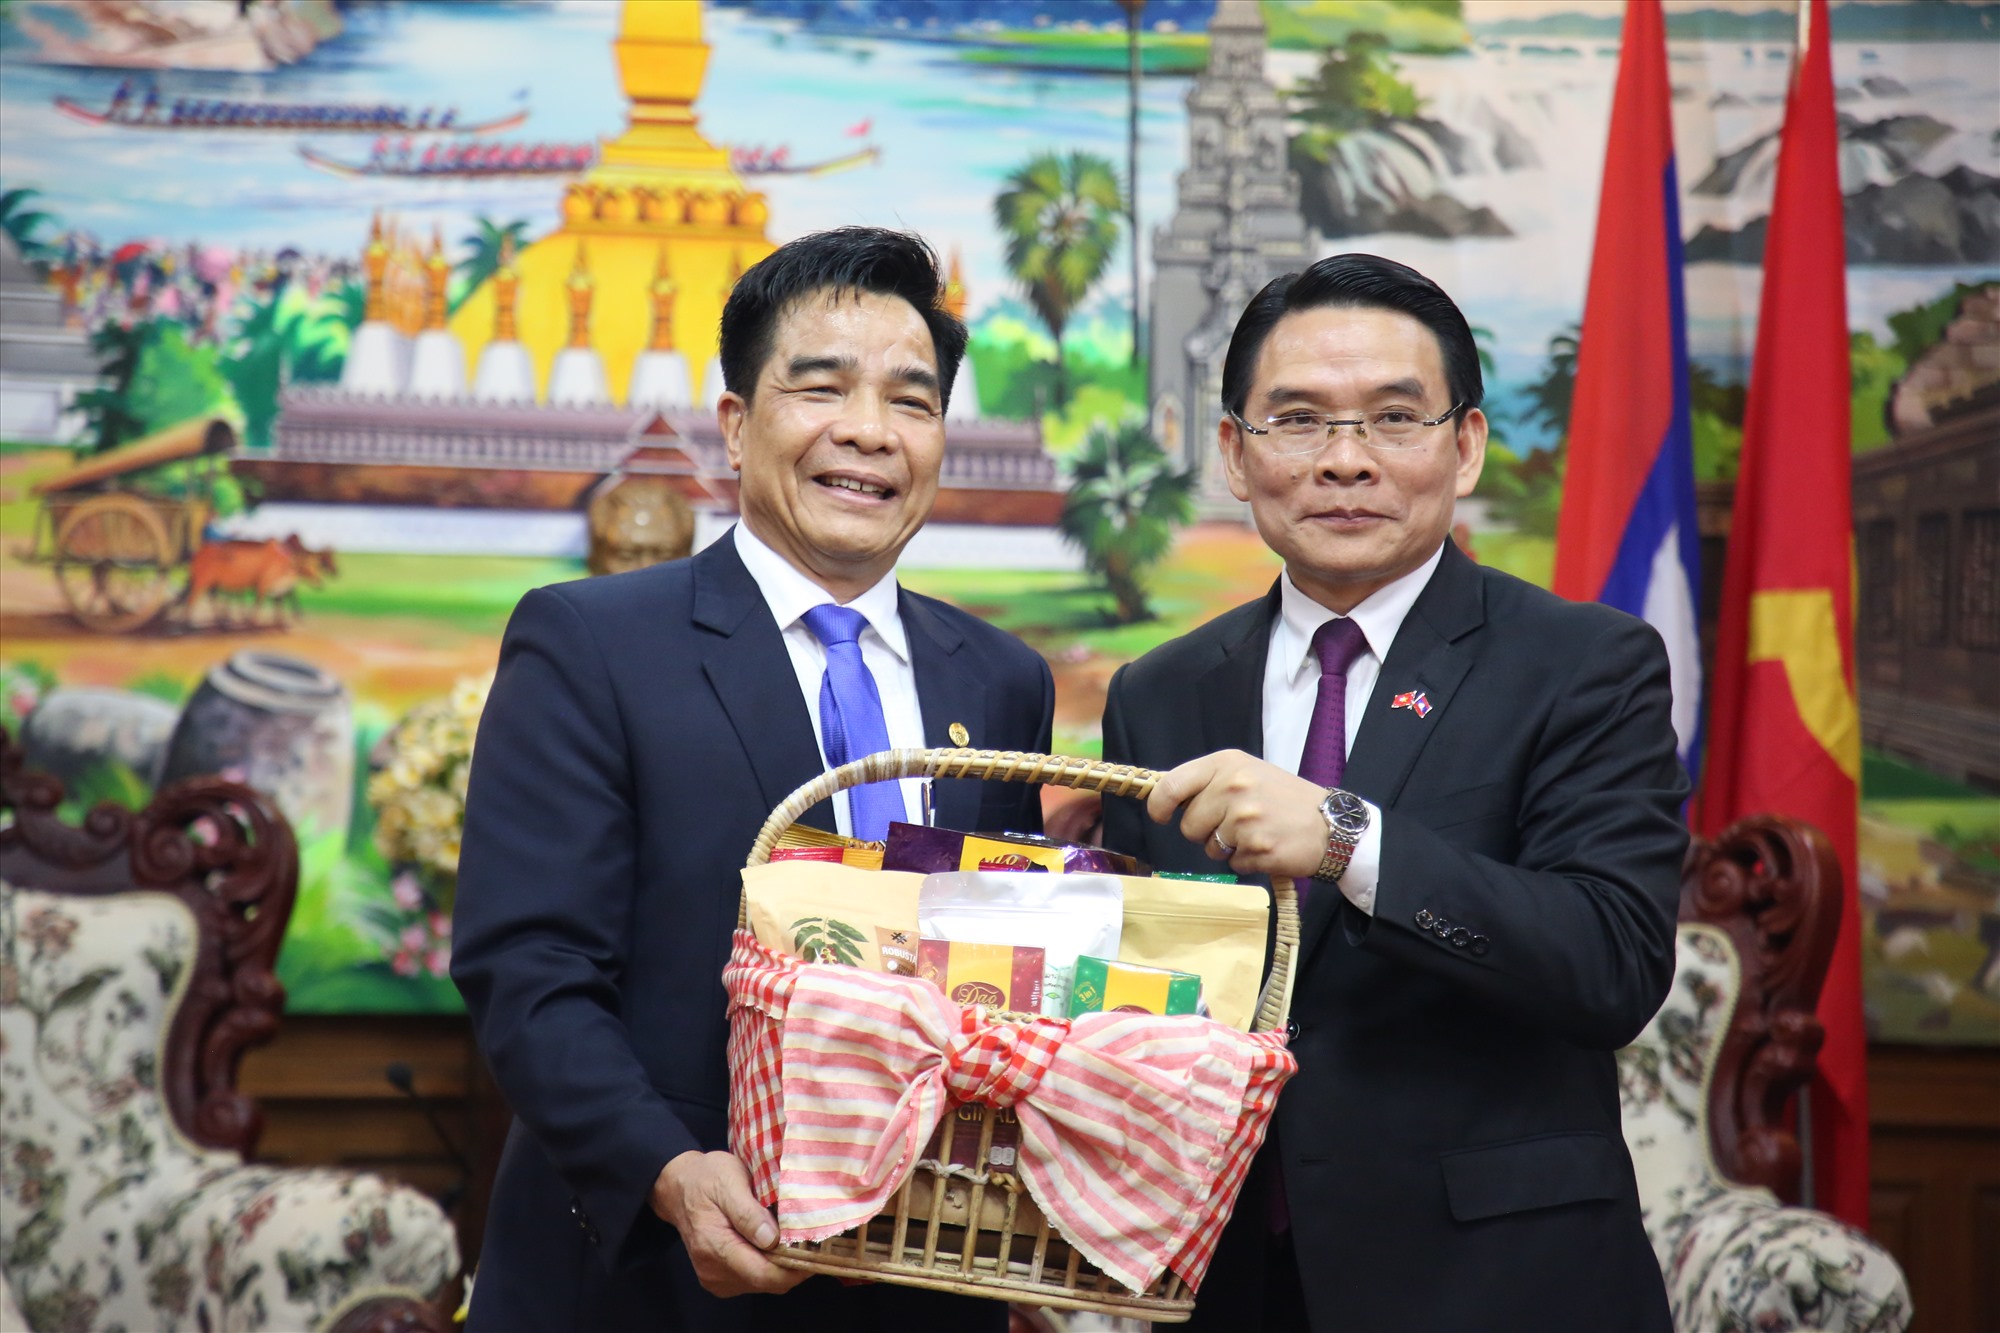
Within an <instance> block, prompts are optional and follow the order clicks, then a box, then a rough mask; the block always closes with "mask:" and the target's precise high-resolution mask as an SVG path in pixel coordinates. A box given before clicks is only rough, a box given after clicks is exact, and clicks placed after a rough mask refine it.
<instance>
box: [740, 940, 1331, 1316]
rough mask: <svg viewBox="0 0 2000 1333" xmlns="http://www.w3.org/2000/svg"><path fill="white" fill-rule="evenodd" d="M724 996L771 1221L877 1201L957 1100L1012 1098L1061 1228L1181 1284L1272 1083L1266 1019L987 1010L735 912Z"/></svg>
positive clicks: (805, 1232) (864, 1215)
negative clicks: (758, 936)
mask: <svg viewBox="0 0 2000 1333" xmlns="http://www.w3.org/2000/svg"><path fill="white" fill-rule="evenodd" d="M723 984H724V986H725V987H726V988H727V990H728V992H729V997H730V1047H729V1055H730V1108H729V1114H730V1147H731V1149H732V1150H733V1151H734V1152H735V1153H736V1154H737V1156H739V1157H741V1158H742V1159H743V1160H744V1162H745V1163H746V1164H747V1165H748V1166H749V1168H750V1174H751V1180H752V1182H753V1183H754V1184H755V1185H756V1187H757V1190H758V1193H759V1195H760V1196H761V1197H762V1198H763V1199H764V1201H765V1202H766V1203H767V1204H769V1203H772V1202H773V1201H774V1200H775V1203H776V1207H777V1212H778V1225H779V1231H780V1236H781V1239H783V1240H785V1241H787V1242H792V1243H796V1242H801V1241H813V1240H821V1239H824V1238H826V1237H828V1236H835V1235H839V1234H840V1233H842V1232H844V1231H847V1230H850V1229H851V1228H853V1227H855V1226H857V1225H859V1224H860V1223H862V1222H865V1221H866V1220H868V1219H869V1218H871V1217H873V1216H875V1215H876V1214H877V1213H878V1212H880V1211H881V1210H882V1206H883V1204H884V1203H885V1202H886V1201H887V1199H888V1198H889V1196H890V1195H891V1194H893V1193H895V1191H896V1190H897V1189H899V1188H901V1186H902V1183H903V1181H904V1180H905V1178H907V1177H908V1175H909V1173H910V1171H911V1169H912V1167H913V1166H914V1165H915V1164H916V1161H917V1159H918V1158H919V1156H921V1154H922V1152H923V1149H924V1147H925V1145H926V1144H928V1143H929V1142H930V1140H931V1135H932V1133H933V1132H934V1131H935V1130H936V1128H937V1125H938V1122H939V1121H940V1120H941V1119H943V1117H944V1115H945V1113H946V1111H947V1109H948V1108H949V1106H950V1105H951V1104H952V1103H953V1102H956V1101H966V1100H974V1099H977V1100H981V1101H985V1102H987V1103H988V1104H989V1105H995V1106H1012V1107H1013V1108H1014V1113H1015V1116H1016V1118H1017V1119H1018V1121H1019V1123H1020V1128H1021V1150H1020V1159H1019V1165H1018V1172H1019V1175H1020V1178H1021V1183H1022V1184H1023V1185H1024V1186H1025V1187H1026V1188H1027V1191H1028V1193H1029V1194H1030V1195H1031V1196H1032V1197H1033V1198H1034V1200H1035V1202H1036V1203H1037V1204H1038V1205H1040V1207H1041V1209H1042V1211H1043V1213H1044V1214H1045V1215H1047V1217H1048V1219H1049V1221H1050V1223H1051V1224H1052V1225H1053V1226H1054V1227H1055V1228H1056V1230H1057V1231H1058V1232H1060V1233H1061V1234H1062V1236H1063V1238H1064V1239H1066V1240H1068V1241H1069V1242H1070V1243H1071V1244H1073V1245H1075V1246H1076V1247H1077V1249H1078V1250H1080V1251H1081V1252H1082V1253H1083V1254H1084V1256H1085V1257H1086V1258H1088V1259H1089V1260H1090V1261H1091V1262H1092V1263H1094V1264H1096V1265H1097V1267H1098V1268H1099V1269H1101V1270H1102V1271H1103V1272H1105V1273H1106V1274H1108V1275H1109V1276H1111V1277H1112V1278H1113V1279H1114V1280H1116V1281H1118V1282H1119V1283H1121V1284H1123V1285H1124V1286H1126V1287H1128V1288H1130V1289H1131V1290H1133V1291H1143V1290H1145V1289H1146V1288H1147V1287H1148V1286H1149V1285H1151V1284H1152V1283H1153V1282H1154V1281H1155V1280H1156V1279H1157V1278H1158V1277H1159V1276H1160V1275H1161V1273H1163V1272H1164V1271H1166V1270H1167V1269H1169V1268H1171V1269H1172V1270H1173V1271H1174V1272H1176V1273H1178V1274H1179V1275H1180V1276H1181V1277H1182V1279H1183V1280H1185V1281H1186V1282H1187V1283H1188V1285H1189V1286H1190V1287H1191V1288H1198V1287H1199V1286H1200V1282H1201V1276H1202V1274H1203V1273H1204V1272H1205V1271H1206V1270H1207V1267H1208V1263H1209V1260H1210V1259H1211V1258H1212V1257H1213V1255H1214V1252H1215V1243H1216V1241H1217V1239H1219V1237H1220V1235H1221V1232H1222V1225H1223V1223H1224V1222H1225V1221H1226V1220H1227V1219H1228V1215H1229V1209H1230V1207H1231V1205H1233V1203H1234V1202H1235V1198H1236V1193H1237V1191H1238V1189H1239V1188H1241V1186H1242V1184H1243V1176H1244V1173H1245V1172H1246V1171H1247V1170H1248V1169H1249V1165H1250V1159H1251V1158H1252V1157H1254V1156H1255V1155H1256V1152H1257V1149H1258V1147H1259V1146H1260V1145H1261V1144H1262V1143H1263V1141H1264V1133H1265V1130H1266V1129H1267V1128H1268V1126H1269V1124H1270V1116H1271V1109H1272V1107H1273V1106H1274V1105H1275V1104H1276V1101H1277V1093H1278V1089H1279V1088H1280V1087H1281V1086H1282V1085H1283V1084H1284V1082H1285V1080H1286V1079H1288V1078H1290V1077H1291V1075H1292V1074H1293V1073H1294V1072H1296V1070H1297V1068H1298V1064H1297V1062H1296V1061H1295V1060H1294V1059H1293V1058H1292V1055H1291V1053H1290V1052H1289V1051H1287V1050H1286V1049H1285V1044H1284V1038H1283V1036H1282V1035H1280V1034H1277V1033H1255V1034H1252V1033H1243V1032H1237V1031H1235V1030H1234V1029H1232V1028H1229V1027H1226V1026H1224V1025H1223V1024H1220V1023H1215V1022H1211V1021H1208V1020H1206V1019H1198V1018H1193V1017H1190V1016H1186V1015H1182V1016H1176V1017H1170V1018H1160V1017H1154V1016H1152V1015H1149V1014H1125V1013H1111V1014H1086V1015H1083V1016H1082V1017H1079V1018H1076V1019H1073V1020H1065V1019H1057V1018H1035V1019H1029V1020H1025V1021H1023V1020H1012V1019H1008V1020H1001V1019H996V1018H995V1017H994V1016H993V1015H991V1014H990V1013H988V1012H987V1011H986V1010H985V1009H983V1008H979V1007H973V1008H960V1007H959V1006H958V1005H956V1004H953V1003H952V1002H951V1001H950V1000H948V999H946V998H945V997H944V995H943V993H942V992H940V991H939V990H938V988H937V987H936V986H934V985H932V984H931V983H930V982H927V981H920V980H917V979H915V978H908V977H891V976H885V975H882V974H879V973H874V972H864V971H861V970H860V969H857V968H851V967H836V966H822V965H805V964H801V963H800V962H799V960H797V959H795V958H789V957H786V956H784V955H781V954H777V953H774V952H772V951H770V950H768V949H765V948H764V947H762V946H761V945H759V944H758V943H757V942H756V940H755V939H754V938H753V937H752V936H751V935H750V934H749V933H748V932H745V931H738V932H737V935H736V947H735V952H734V954H733V955H732V957H731V959H730V962H729V966H728V967H727V968H726V969H725V970H724V972H723Z"/></svg>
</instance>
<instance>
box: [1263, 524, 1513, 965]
mask: <svg viewBox="0 0 2000 1333" xmlns="http://www.w3.org/2000/svg"><path fill="white" fill-rule="evenodd" d="M1485 620H1486V611H1485V604H1484V599H1483V598H1482V597H1481V595H1480V589H1479V571H1478V569H1477V568H1476V567H1475V566H1474V565H1473V563H1472V562H1471V561H1470V560H1468V559H1467V558H1466V557H1465V556H1464V555H1463V554H1461V553H1460V551H1459V549H1458V547H1457V546H1455V545H1453V544H1452V543H1450V542H1447V543H1445V548H1444V557H1443V559H1441V560H1440V561H1439V562H1438V567H1437V570H1436V572H1435V573H1433V574H1432V575H1431V581H1430V582H1429V583H1428V584H1426V585H1424V590H1423V592H1422V593H1420V594H1419V595H1418V597H1417V600H1416V604H1415V605H1414V606H1412V607H1411V608H1410V614H1409V615H1407V616H1405V617H1404V618H1403V624H1402V627H1401V628H1400V629H1398V630H1397V631H1396V641H1395V642H1394V643H1393V644H1391V645H1390V647H1389V656H1388V659H1387V660H1386V661H1384V662H1383V663H1382V671H1381V674H1380V675H1379V676H1377V677H1376V679H1375V689H1374V691H1373V692H1372V693H1371V694H1370V695H1369V697H1368V704H1367V707H1366V709H1365V711H1363V713H1362V715H1361V729H1360V730H1359V731H1358V732H1356V733H1355V737H1354V748H1353V749H1352V750H1351V751H1350V752H1349V753H1348V756H1347V774H1346V776H1345V777H1344V778H1343V779H1342V780H1341V786H1342V787H1344V788H1345V789H1347V790H1348V791H1351V792H1353V793H1354V794H1355V795H1357V796H1362V797H1365V798H1367V799H1368V800H1370V801H1373V802H1374V803H1375V805H1376V806H1377V807H1378V808H1380V809H1384V810H1387V809H1391V808H1393V807H1394V805H1395V804H1396V801H1397V799H1398V798H1399V797H1400V796H1401V795H1402V792H1403V784H1404V783H1405V782H1406V781H1408V779H1409V776H1410V770H1411V769H1412V768H1414V767H1415V766H1416V762H1417V756H1418V755H1419V754H1421V753H1422V752H1423V748H1424V746H1425V745H1426V744H1427V743H1428V742H1429V740H1430V738H1431V737H1432V736H1433V735H1434V734H1436V732H1437V730H1438V728H1439V727H1440V726H1441V725H1442V722H1443V715H1444V712H1445V710H1446V709H1447V708H1449V707H1450V706H1451V701H1452V698H1453V697H1454V696H1455V695H1456V694H1457V692H1458V687H1459V685H1460V683H1461V682H1463V681H1464V679H1465V676H1466V673H1467V672H1468V671H1470V670H1471V669H1472V659H1473V651H1472V649H1473V644H1472V643H1471V642H1467V641H1465V640H1467V638H1468V636H1470V635H1472V634H1473V632H1474V631H1476V630H1477V629H1479V628H1480V626H1482V625H1483V624H1484V623H1485ZM1417 691H1421V692H1422V694H1423V696H1424V698H1425V699H1426V700H1427V701H1428V702H1429V703H1430V711H1429V712H1428V713H1426V714H1423V715H1421V716H1420V715H1419V714H1418V713H1417V712H1416V710H1415V709H1412V708H1394V707H1392V706H1391V705H1392V704H1393V703H1394V701H1395V698H1396V696H1397V695H1399V694H1406V693H1411V692H1417ZM1339 896H1340V895H1339V894H1338V893H1337V892H1335V893H1314V894H1312V895H1310V896H1309V897H1308V898H1307V902H1306V912H1305V917H1304V920H1303V921H1302V922H1301V923H1300V933H1301V935H1302V936H1303V940H1302V951H1303V954H1304V956H1305V957H1307V958H1310V957H1312V954H1313V951H1314V950H1315V949H1316V948H1318V947H1319V944H1320V942H1321V940H1322V939H1323V938H1324V937H1325V935H1326V931H1327V927H1328V925H1329V924H1330V923H1331V922H1332V921H1333V918H1334V917H1335V916H1336V915H1337V914H1338V908H1339V907H1340V903H1339V902H1338V901H1336V900H1337V899H1338V898H1339Z"/></svg>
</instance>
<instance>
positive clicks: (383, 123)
mask: <svg viewBox="0 0 2000 1333" xmlns="http://www.w3.org/2000/svg"><path fill="white" fill-rule="evenodd" d="M55 104H56V110H58V111H60V112H62V113H63V114H64V115H66V116H68V117H70V118H71V119H73V120H80V121H82V122H83V123H84V124H86V125H115V126H117V127H118V128H119V129H126V130H293V131H310V132H312V133H314V134H390V135H416V134H455V135H466V134H494V133H497V132H499V131H501V130H511V129H514V128H516V127H518V126H520V125H521V124H523V123H524V122H525V121H526V120H527V119H528V110H527V108H526V107H523V108H522V109H521V110H519V111H516V112H514V113H512V114H511V115H506V116H498V117H495V118H494V119H492V120H482V121H477V122H474V123H470V124H463V125H461V124H457V123H453V124H450V125H440V124H437V123H435V122H431V123H427V124H424V125H421V126H420V125H419V124H418V123H417V122H418V115H417V114H415V113H412V112H411V111H410V110H409V108H408V107H397V108H395V110H396V113H397V115H399V116H401V117H402V119H400V120H393V121H390V120H353V121H347V120H340V119H337V118H328V117H326V116H316V117H315V116H307V115H306V114H305V113H307V112H309V111H316V110H324V108H319V107H308V106H299V105H294V104H289V103H283V102H230V103H226V104H225V105H228V106H230V107H234V108H239V109H241V110H245V111H253V112H254V111H264V112H271V113H276V114H273V115H271V116H269V117H268V118H267V119H264V120H240V121H225V120H220V119H211V118H207V117H202V118H189V117H183V118H181V119H179V120H175V119H174V118H173V115H172V112H171V111H170V110H163V111H161V113H160V115H159V117H158V118H157V119H153V120H147V119H144V118H143V113H142V111H141V109H140V108H139V106H138V105H136V104H132V105H130V106H129V107H128V109H124V110H121V111H119V112H118V113H117V114H116V115H113V114H112V113H111V111H110V110H109V109H108V108H107V109H106V110H103V111H93V110H91V109H90V108H89V107H87V106H84V105H83V104H82V103H80V102H77V101H74V100H72V99H71V98H67V97H58V98H56V99H55ZM338 109H341V110H354V111H372V110H374V108H371V107H361V106H353V107H345V106H343V107H339V108H338ZM452 109H453V108H449V107H447V108H446V110H452ZM287 113H291V114H287Z"/></svg>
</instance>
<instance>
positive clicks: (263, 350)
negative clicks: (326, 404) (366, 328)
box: [222, 283, 348, 449]
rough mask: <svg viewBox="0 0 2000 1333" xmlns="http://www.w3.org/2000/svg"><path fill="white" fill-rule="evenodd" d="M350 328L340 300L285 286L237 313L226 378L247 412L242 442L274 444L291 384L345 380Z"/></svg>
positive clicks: (256, 445) (225, 366) (226, 356)
mask: <svg viewBox="0 0 2000 1333" xmlns="http://www.w3.org/2000/svg"><path fill="white" fill-rule="evenodd" d="M347 335H348V328H347V324H346V322H345V320H344V319H343V318H342V313H341V305H340V302H339V300H338V299H337V298H336V297H334V296H331V295H326V296H321V297H319V298H318V299H312V298H309V297H307V296H306V295H305V294H304V293H303V292H300V291H298V290H296V289H294V288H291V287H290V286H288V285H286V284H283V283H280V284H279V285H278V287H277V288H276V290H274V291H272V292H271V293H270V294H269V295H268V296H260V297H255V298H251V299H249V300H247V301H246V302H244V303H243V304H242V305H241V306H239V307H238V310H237V324H236V333H235V337H234V338H232V339H231V340H230V342H229V345H228V347H227V348H226V350H225V352H224V356H223V361H222V373H223V376H224V377H225V378H226V379H228V381H229V387H230V389H231V390H232V391H233V392H234V393H235V395H236V405H237V407H238V408H239V409H240V410H241V411H242V413H243V438H244V442H245V443H246V444H249V445H250V446H251V447H253V448H259V449H262V448H266V447H268V446H269V445H270V443H271V427H272V424H273V423H274V422H276V421H277V419H278V395H279V394H280V393H281V392H282V391H283V389H284V387H285V386H286V385H287V384H293V383H302V384H323V383H329V382H331V381H334V380H337V379H339V378H340V371H341V367H342V366H343V365H344V364H345V363H346V361H347Z"/></svg>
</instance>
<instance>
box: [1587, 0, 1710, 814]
mask: <svg viewBox="0 0 2000 1333" xmlns="http://www.w3.org/2000/svg"><path fill="white" fill-rule="evenodd" d="M1670 95H1671V90H1670V88H1669V87H1668V84H1667V37H1666V27H1665V20H1664V18H1663V16H1662V15H1661V13H1660V3H1659V0H1627V3H1626V7H1625V31H1624V40H1623V42H1622V43H1621V44H1620V48H1619V54H1618V84H1617V91H1616V92H1615V93H1614V94H1613V96H1612V103H1611V139H1610V144H1609V147H1608V148H1607V149H1606V150H1605V155H1604V191H1603V196H1602V199H1601V201H1600V203H1599V205H1598V210H1597V244H1596V248H1595V250H1594V251H1593V252H1592V255H1591V262H1590V291H1589V294H1588V295H1587V296H1586V297H1585V299H1584V307H1583V335H1582V337H1581V339H1580V340H1579V342H1578V346H1577V356H1576V390H1575V396H1574V397H1573V398H1572V399H1571V403H1570V425H1569V460H1568V464H1567V470H1566V472H1565V474H1564V478H1563V495H1562V516H1561V518H1560V520H1559V521H1558V524H1557V528H1556V572H1555V590H1556V591H1557V592H1558V593H1560V594H1562V595H1563V596H1565V597H1569V598H1572V599H1574V600H1577V601H1598V602H1608V603H1609V604H1611V605H1612V606H1615V607H1618V608H1619V609H1620V610H1624V611H1629V612H1631V613H1632V614H1633V615H1635V616H1640V617H1643V618H1644V619H1645V620H1647V621H1648V622H1650V623H1651V624H1652V625H1653V627H1654V628H1655V629H1657V630H1659V632H1660V637H1661V638H1663V639H1665V640H1666V644H1667V656H1668V660H1669V661H1670V663H1671V664H1672V669H1673V687H1674V730H1675V732H1676V734H1677V735H1678V736H1679V738H1680V752H1681V762H1682V763H1684V764H1685V765H1686V766H1687V769H1688V772H1689V774H1690V775H1693V776H1699V768H1700V763H1701V718H1702V707H1701V703H1702V700H1701V692H1702V681H1701V637H1700V632H1699V628H1698V621H1697V619H1696V611H1695V608H1696V607H1697V605H1698V604H1699V596H1700V588H1701V581H1700V578H1699V574H1698V570H1699V565H1698V560H1699V551H1700V548H1699V534H1697V533H1696V531H1695V517H1694V446H1693V441H1692V436H1691V433H1690V429H1689V416H1688V367H1687V317H1686V313H1685V303H1684V300H1683V296H1682V288H1681V226H1680V187H1679V182H1678V180H1677V179H1676V177H1675V174H1674V127H1673V119H1672V116H1671V113H1670V110H1669V107H1670Z"/></svg>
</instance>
